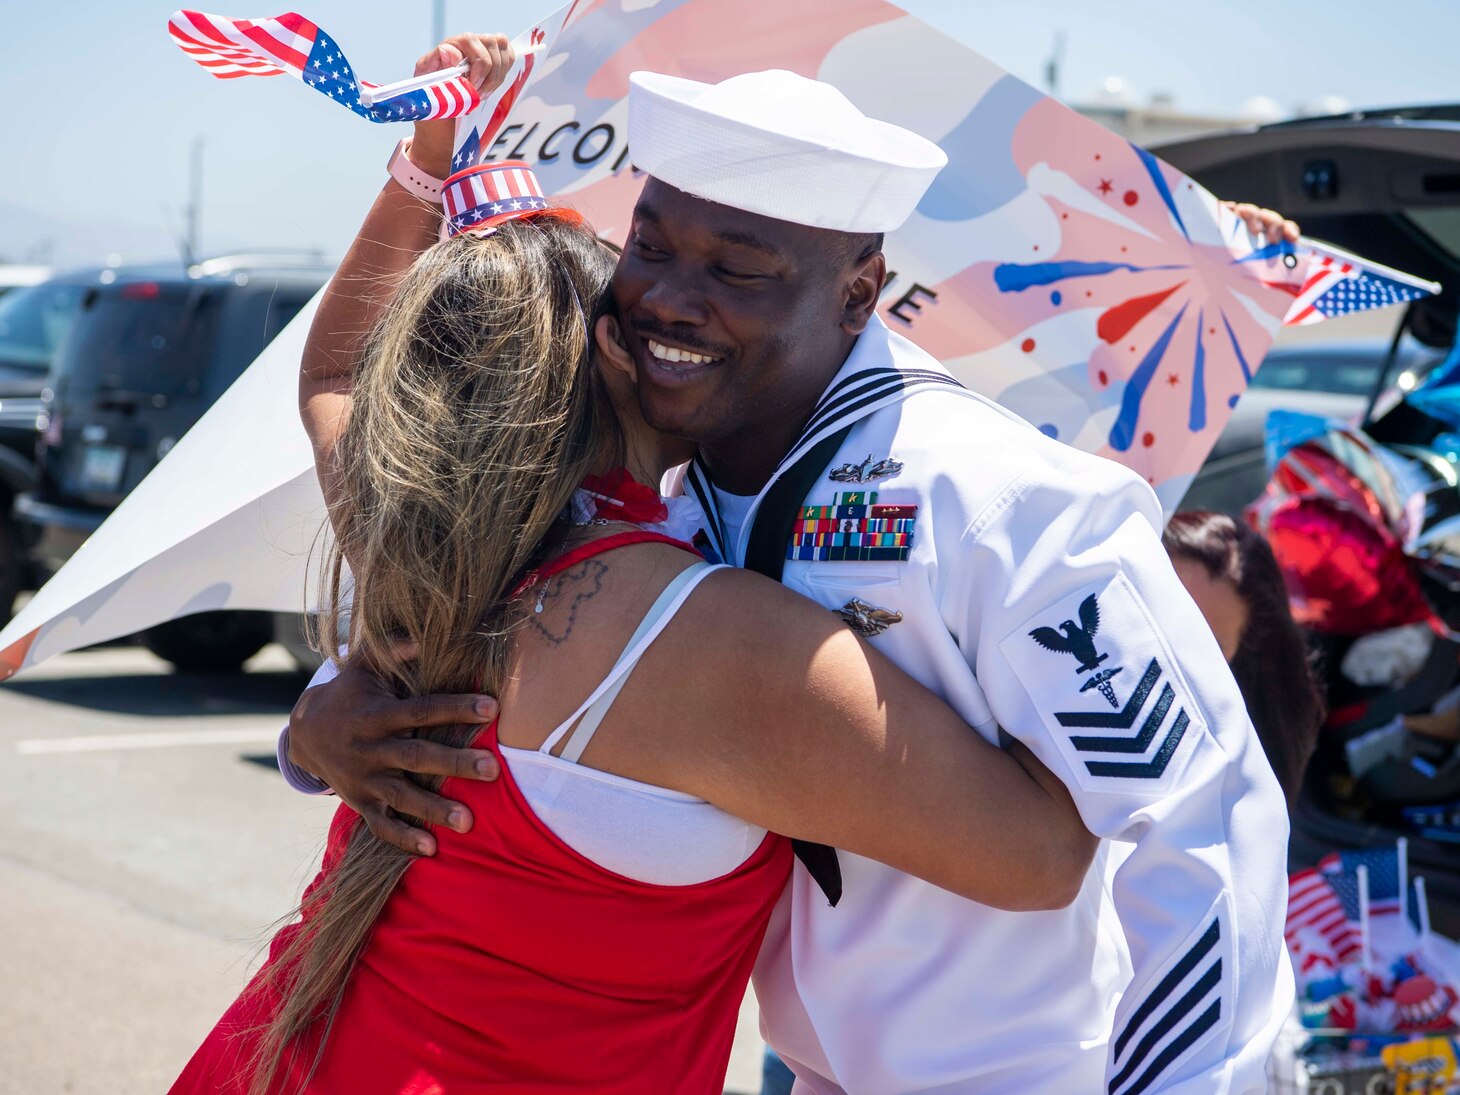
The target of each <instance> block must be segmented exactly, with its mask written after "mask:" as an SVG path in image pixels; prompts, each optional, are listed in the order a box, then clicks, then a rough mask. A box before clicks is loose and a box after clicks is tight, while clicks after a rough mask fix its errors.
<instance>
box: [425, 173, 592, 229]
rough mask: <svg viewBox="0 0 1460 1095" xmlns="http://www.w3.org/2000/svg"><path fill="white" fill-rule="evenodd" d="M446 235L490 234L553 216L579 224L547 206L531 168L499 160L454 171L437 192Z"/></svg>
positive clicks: (569, 214)
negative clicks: (513, 223) (524, 219)
mask: <svg viewBox="0 0 1460 1095" xmlns="http://www.w3.org/2000/svg"><path fill="white" fill-rule="evenodd" d="M441 205H442V207H443V208H444V210H445V212H446V234H447V235H448V236H459V235H461V234H462V233H463V232H475V233H479V234H480V233H487V234H489V233H491V232H494V231H496V229H497V226H498V225H500V224H503V223H505V222H506V221H510V220H516V219H519V218H522V217H533V216H553V217H561V218H564V219H567V220H572V221H576V222H579V223H581V222H582V220H583V218H582V216H581V215H580V214H578V213H576V212H574V211H573V210H571V209H562V208H555V207H551V206H549V205H548V202H547V198H546V197H544V196H543V192H542V186H541V185H540V184H539V183H538V181H537V176H536V175H534V174H533V173H532V168H530V167H528V166H527V164H525V163H523V162H522V161H521V160H502V161H500V162H498V163H487V164H480V165H478V166H476V167H468V168H466V169H465V170H463V171H458V172H456V174H454V175H452V176H451V177H450V178H449V179H447V180H446V183H445V185H444V186H442V188H441Z"/></svg>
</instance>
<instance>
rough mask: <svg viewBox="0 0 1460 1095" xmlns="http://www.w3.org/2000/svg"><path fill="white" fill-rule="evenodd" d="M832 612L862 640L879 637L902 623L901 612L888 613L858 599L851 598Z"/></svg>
mask: <svg viewBox="0 0 1460 1095" xmlns="http://www.w3.org/2000/svg"><path fill="white" fill-rule="evenodd" d="M832 611H833V612H835V613H836V614H837V615H838V616H840V617H841V620H842V622H843V623H845V624H846V625H847V626H848V627H850V628H851V629H852V630H853V631H855V632H856V633H857V634H858V635H860V636H862V638H864V639H870V638H871V637H872V636H873V635H881V634H882V633H883V632H884V631H886V630H887V629H888V628H889V627H891V626H892V625H893V624H897V623H901V622H902V613H901V612H890V611H888V610H887V609H885V608H878V607H876V606H875V605H869V604H868V603H867V602H866V601H864V600H861V599H860V598H858V597H853V598H852V599H851V600H850V601H848V602H847V603H846V604H844V605H842V606H841V608H836V609H833V610H832Z"/></svg>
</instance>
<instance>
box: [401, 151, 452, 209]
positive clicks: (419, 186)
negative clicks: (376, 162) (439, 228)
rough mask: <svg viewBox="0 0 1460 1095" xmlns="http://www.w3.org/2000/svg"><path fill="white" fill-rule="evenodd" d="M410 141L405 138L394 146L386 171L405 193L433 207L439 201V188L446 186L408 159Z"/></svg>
mask: <svg viewBox="0 0 1460 1095" xmlns="http://www.w3.org/2000/svg"><path fill="white" fill-rule="evenodd" d="M410 150H411V139H410V138H409V137H407V138H405V139H404V140H403V141H401V142H400V144H398V145H396V146H395V151H394V152H392V153H391V154H390V162H389V163H388V164H386V170H388V171H389V172H390V177H391V178H392V179H394V180H395V181H396V182H398V183H400V185H401V186H402V187H403V188H404V189H405V191H406V193H408V194H413V195H415V196H416V197H418V198H420V199H421V200H422V201H428V202H431V203H432V204H433V205H435V204H439V203H440V201H441V188H442V187H444V186H445V185H446V184H445V182H443V181H442V180H441V179H438V178H436V177H435V176H434V175H428V174H426V173H425V172H424V171H422V170H421V169H420V168H419V167H417V166H416V165H415V164H413V163H411V158H410Z"/></svg>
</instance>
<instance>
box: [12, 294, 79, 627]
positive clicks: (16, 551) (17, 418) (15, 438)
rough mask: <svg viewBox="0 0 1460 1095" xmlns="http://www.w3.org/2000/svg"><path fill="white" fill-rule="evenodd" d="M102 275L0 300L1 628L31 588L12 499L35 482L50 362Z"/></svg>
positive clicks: (26, 559) (27, 564) (28, 567)
mask: <svg viewBox="0 0 1460 1095" xmlns="http://www.w3.org/2000/svg"><path fill="white" fill-rule="evenodd" d="M100 275H101V271H100V270H87V271H80V272H77V273H73V274H65V275H62V276H60V277H56V278H52V279H50V280H49V281H44V282H40V283H39V284H36V285H30V286H26V287H23V288H17V289H13V290H11V291H9V292H7V293H6V294H5V295H4V297H3V299H0V624H4V623H5V621H6V620H8V619H10V612H11V609H12V608H13V607H14V604H15V595H16V594H17V593H19V592H20V591H21V590H22V589H26V588H29V587H30V586H31V585H32V584H33V582H32V575H31V573H30V565H29V560H28V558H27V555H28V552H27V550H26V549H27V547H28V544H27V543H26V536H25V535H24V529H23V526H21V525H19V524H17V523H16V521H15V519H14V517H13V516H12V515H11V512H10V509H11V504H12V503H13V502H14V500H15V497H16V495H18V494H21V493H22V492H24V491H28V490H30V489H31V487H32V486H33V485H34V482H35V447H36V433H37V430H39V429H40V428H42V427H43V426H44V424H45V417H44V413H43V411H42V403H41V397H42V394H43V393H44V392H45V390H46V385H47V384H48V383H49V381H50V375H51V360H52V358H53V357H54V356H55V353H56V348H57V347H58V346H59V345H60V343H61V340H62V338H63V337H64V336H65V334H66V332H67V330H69V329H70V326H71V321H72V320H73V319H74V318H75V317H76V313H77V310H78V308H79V306H80V303H81V298H82V296H83V295H84V294H85V292H86V290H87V289H89V288H91V287H92V286H95V285H97V284H99V282H98V278H99V277H100Z"/></svg>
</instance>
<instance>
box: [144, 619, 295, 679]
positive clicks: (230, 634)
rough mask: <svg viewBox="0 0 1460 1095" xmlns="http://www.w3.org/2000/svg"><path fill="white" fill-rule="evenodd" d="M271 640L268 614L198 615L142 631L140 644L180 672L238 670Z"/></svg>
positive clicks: (270, 620) (272, 633)
mask: <svg viewBox="0 0 1460 1095" xmlns="http://www.w3.org/2000/svg"><path fill="white" fill-rule="evenodd" d="M273 637H274V625H273V619H272V617H271V616H270V615H269V614H268V613H267V612H199V613H197V614H196V615H193V616H184V617H183V618H182V619H180V620H170V621H168V622H167V623H165V624H158V625H157V626H156V627H153V628H149V629H148V630H146V631H144V632H142V635H141V639H142V645H143V646H145V647H146V648H147V649H148V650H150V651H152V653H154V654H156V655H157V656H158V657H159V658H161V659H163V660H164V661H168V662H171V663H172V664H173V666H174V668H176V669H177V670H179V671H180V672H183V673H227V672H230V671H232V670H236V669H238V668H239V667H240V666H242V665H243V663H244V662H246V661H248V659H249V658H251V657H253V656H254V655H255V654H257V653H258V652H259V651H260V650H262V649H263V648H264V646H265V644H267V643H268V642H269V641H270V640H271V639H272V638H273Z"/></svg>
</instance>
